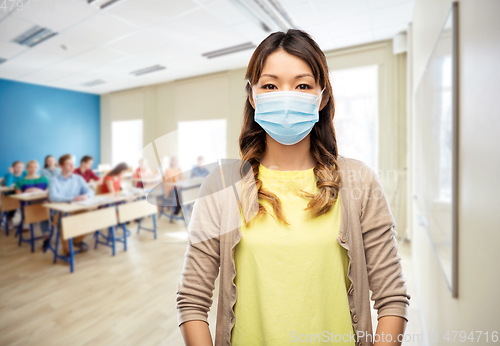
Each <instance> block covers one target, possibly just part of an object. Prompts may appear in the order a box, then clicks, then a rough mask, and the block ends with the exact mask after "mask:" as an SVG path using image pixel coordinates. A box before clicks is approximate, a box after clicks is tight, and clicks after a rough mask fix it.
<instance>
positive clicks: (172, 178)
mask: <svg viewBox="0 0 500 346" xmlns="http://www.w3.org/2000/svg"><path fill="white" fill-rule="evenodd" d="M183 179H184V178H183V176H182V170H181V168H180V167H179V160H178V158H177V156H172V158H171V159H170V166H169V167H168V168H167V169H166V170H165V176H164V177H163V181H164V183H172V182H174V183H175V182H176V181H179V180H183ZM164 189H165V196H167V199H168V200H170V201H172V200H174V198H175V200H176V201H177V202H176V207H175V210H174V215H177V214H179V212H180V211H181V205H180V203H179V198H178V197H176V196H175V190H174V187H173V186H172V185H166V184H164ZM172 222H173V220H172Z"/></svg>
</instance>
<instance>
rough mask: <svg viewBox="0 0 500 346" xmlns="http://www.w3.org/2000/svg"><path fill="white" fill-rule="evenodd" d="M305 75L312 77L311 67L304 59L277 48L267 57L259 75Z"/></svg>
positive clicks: (293, 76) (277, 76)
mask: <svg viewBox="0 0 500 346" xmlns="http://www.w3.org/2000/svg"><path fill="white" fill-rule="evenodd" d="M307 75H309V76H311V77H312V78H314V76H313V72H312V69H311V67H310V66H309V64H308V63H307V62H306V61H304V60H303V59H301V58H299V57H297V56H295V55H292V54H289V53H287V52H285V51H284V50H278V51H276V52H273V53H271V54H270V55H269V56H268V57H267V59H266V61H265V62H264V66H263V67H262V72H261V75H260V76H261V77H264V76H268V77H271V78H273V77H274V78H283V77H292V78H295V77H297V76H301V77H302V76H307Z"/></svg>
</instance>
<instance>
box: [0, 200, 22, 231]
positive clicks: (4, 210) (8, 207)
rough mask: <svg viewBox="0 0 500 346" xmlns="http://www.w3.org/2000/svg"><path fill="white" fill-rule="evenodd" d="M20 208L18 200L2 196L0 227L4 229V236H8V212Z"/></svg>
mask: <svg viewBox="0 0 500 346" xmlns="http://www.w3.org/2000/svg"><path fill="white" fill-rule="evenodd" d="M19 208H21V203H20V202H19V200H18V199H14V198H10V197H9V196H6V195H2V199H1V204H0V226H2V225H3V226H4V227H5V235H7V236H8V235H9V218H8V213H9V211H14V210H17V209H19Z"/></svg>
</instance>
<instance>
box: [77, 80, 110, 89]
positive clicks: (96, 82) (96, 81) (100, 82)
mask: <svg viewBox="0 0 500 346" xmlns="http://www.w3.org/2000/svg"><path fill="white" fill-rule="evenodd" d="M104 83H106V81H103V80H102V79H94V80H91V81H90V82H87V83H83V84H82V85H83V86H86V87H93V86H96V85H100V84H104Z"/></svg>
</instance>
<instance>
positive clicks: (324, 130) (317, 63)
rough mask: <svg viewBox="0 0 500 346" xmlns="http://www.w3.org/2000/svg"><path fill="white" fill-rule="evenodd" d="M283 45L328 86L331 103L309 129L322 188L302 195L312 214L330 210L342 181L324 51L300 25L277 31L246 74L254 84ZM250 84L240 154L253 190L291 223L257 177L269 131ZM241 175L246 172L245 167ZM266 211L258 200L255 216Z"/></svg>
mask: <svg viewBox="0 0 500 346" xmlns="http://www.w3.org/2000/svg"><path fill="white" fill-rule="evenodd" d="M280 49H283V50H284V51H285V52H287V53H289V54H292V55H294V56H296V57H298V58H301V59H302V60H304V61H305V62H306V63H308V64H309V66H310V67H311V70H312V72H313V75H314V78H315V80H316V82H317V83H318V84H319V85H320V86H321V88H324V89H325V90H324V91H323V98H328V103H327V104H326V105H325V106H324V108H323V109H322V110H321V111H320V112H319V121H318V122H317V123H316V124H315V125H314V127H313V129H312V130H311V132H310V134H311V136H310V139H311V149H310V152H311V154H312V156H313V158H314V160H315V161H316V165H315V167H314V170H313V171H314V174H315V175H316V177H317V183H316V186H317V187H318V188H319V191H318V193H316V194H311V193H308V192H306V191H303V190H301V192H302V197H305V198H308V199H310V201H309V203H308V205H307V207H306V208H305V209H304V210H310V211H311V215H312V216H320V215H322V214H325V213H327V212H328V211H329V210H330V208H331V207H332V205H334V204H335V201H336V200H337V196H338V191H339V188H340V182H341V178H340V174H339V171H338V165H337V156H338V151H337V136H336V134H335V129H334V127H333V118H334V115H335V101H334V98H333V92H332V86H331V84H330V79H329V75H328V65H327V63H326V58H325V55H324V53H323V52H322V51H321V49H320V48H319V46H318V45H317V43H316V42H315V41H314V40H313V39H312V38H311V37H310V36H309V34H307V33H306V32H304V31H302V30H297V29H290V30H288V31H287V32H286V33H285V32H281V31H279V32H274V33H272V34H271V35H269V36H268V37H267V38H266V39H265V40H264V41H262V42H261V43H260V45H259V46H258V47H257V48H256V49H255V52H254V53H253V55H252V58H251V59H250V62H249V64H248V68H247V72H246V76H245V78H246V79H247V80H249V81H250V84H251V85H254V84H255V83H257V82H258V80H259V78H260V75H261V73H262V69H263V67H264V63H265V61H266V59H267V57H268V56H269V55H270V54H271V53H273V52H275V51H277V50H280ZM250 84H247V85H246V91H247V100H246V103H245V110H244V119H243V127H242V129H241V134H240V137H239V145H240V157H241V159H242V160H243V162H248V163H250V164H251V166H252V169H253V175H254V179H255V187H256V189H254V190H257V193H258V198H259V199H260V198H262V199H265V200H267V201H268V202H269V203H270V204H271V205H272V207H273V211H274V213H275V214H276V216H277V217H278V219H279V220H281V221H282V222H284V223H285V224H289V222H288V221H287V220H286V218H285V215H284V212H283V208H282V205H281V201H280V200H279V198H278V197H277V196H276V195H275V194H274V193H272V192H271V191H267V190H265V189H263V188H262V181H261V180H259V179H258V178H257V176H258V174H259V164H260V160H261V158H262V157H263V156H264V153H265V150H266V132H265V130H264V129H263V128H262V127H261V126H260V125H259V124H258V123H257V122H255V120H254V115H255V110H254V108H253V107H252V104H251V103H250V97H252V87H251V85H250ZM241 175H242V176H244V175H245V174H244V172H243V169H242V172H241ZM263 214H270V213H269V212H268V211H267V209H266V208H265V207H264V206H263V205H262V204H261V203H260V202H259V210H258V212H257V214H256V215H255V217H253V218H252V219H255V218H257V217H258V216H259V215H263ZM270 215H271V216H273V215H272V214H270ZM273 217H274V216H273ZM245 222H246V224H247V226H248V224H249V223H250V220H245Z"/></svg>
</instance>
